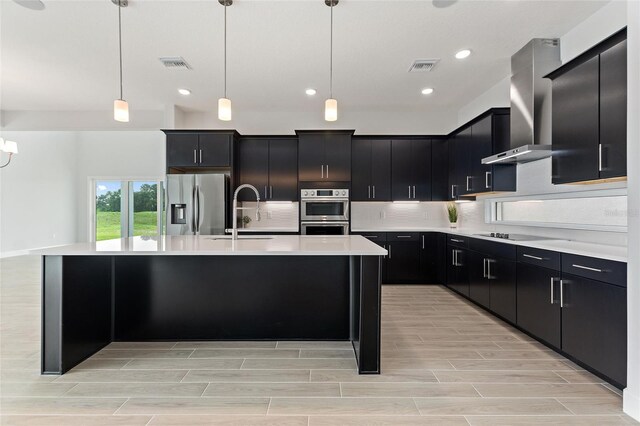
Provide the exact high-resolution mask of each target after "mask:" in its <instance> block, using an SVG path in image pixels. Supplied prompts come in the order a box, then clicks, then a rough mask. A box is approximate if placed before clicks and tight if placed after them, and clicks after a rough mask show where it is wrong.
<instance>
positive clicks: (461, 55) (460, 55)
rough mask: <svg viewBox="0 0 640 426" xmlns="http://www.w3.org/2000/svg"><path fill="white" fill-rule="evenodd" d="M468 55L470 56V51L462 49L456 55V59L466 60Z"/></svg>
mask: <svg viewBox="0 0 640 426" xmlns="http://www.w3.org/2000/svg"><path fill="white" fill-rule="evenodd" d="M469 55H471V51H470V50H469V49H462V50H461V51H459V52H458V53H456V58H458V59H464V58H467V57H468V56H469Z"/></svg>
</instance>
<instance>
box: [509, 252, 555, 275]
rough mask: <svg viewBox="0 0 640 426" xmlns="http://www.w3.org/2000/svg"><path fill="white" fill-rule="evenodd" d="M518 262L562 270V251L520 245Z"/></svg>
mask: <svg viewBox="0 0 640 426" xmlns="http://www.w3.org/2000/svg"><path fill="white" fill-rule="evenodd" d="M517 251H518V262H524V263H530V264H532V265H536V266H542V267H543V268H549V269H553V270H554V271H559V270H560V253H558V252H555V251H549V250H541V249H536V248H531V247H518V250H517Z"/></svg>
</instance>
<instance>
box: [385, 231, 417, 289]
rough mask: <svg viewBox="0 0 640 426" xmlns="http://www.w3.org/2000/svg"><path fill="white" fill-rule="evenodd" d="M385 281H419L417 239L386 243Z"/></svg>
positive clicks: (398, 282) (392, 282)
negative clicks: (387, 254) (387, 253)
mask: <svg viewBox="0 0 640 426" xmlns="http://www.w3.org/2000/svg"><path fill="white" fill-rule="evenodd" d="M387 247H388V248H387V250H389V256H388V257H387V283H389V284H403V283H408V282H419V281H420V250H419V245H418V242H417V241H389V242H388V245H387Z"/></svg>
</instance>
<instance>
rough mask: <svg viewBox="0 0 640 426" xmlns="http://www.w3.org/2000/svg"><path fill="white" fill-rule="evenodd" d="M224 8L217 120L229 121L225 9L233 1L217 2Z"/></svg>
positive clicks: (229, 100)
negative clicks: (222, 69) (222, 87)
mask: <svg viewBox="0 0 640 426" xmlns="http://www.w3.org/2000/svg"><path fill="white" fill-rule="evenodd" d="M218 3H220V4H221V5H223V6H224V97H222V98H220V99H218V119H219V120H222V121H231V99H229V98H227V7H228V6H231V5H232V4H233V0H218Z"/></svg>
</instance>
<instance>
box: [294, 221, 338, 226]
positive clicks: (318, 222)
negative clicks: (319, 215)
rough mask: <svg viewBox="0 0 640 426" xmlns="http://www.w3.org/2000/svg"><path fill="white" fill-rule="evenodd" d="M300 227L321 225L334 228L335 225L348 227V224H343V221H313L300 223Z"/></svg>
mask: <svg viewBox="0 0 640 426" xmlns="http://www.w3.org/2000/svg"><path fill="white" fill-rule="evenodd" d="M302 225H313V226H322V225H326V226H335V225H342V226H349V222H345V221H343V220H340V221H314V222H308V221H305V222H302Z"/></svg>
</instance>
